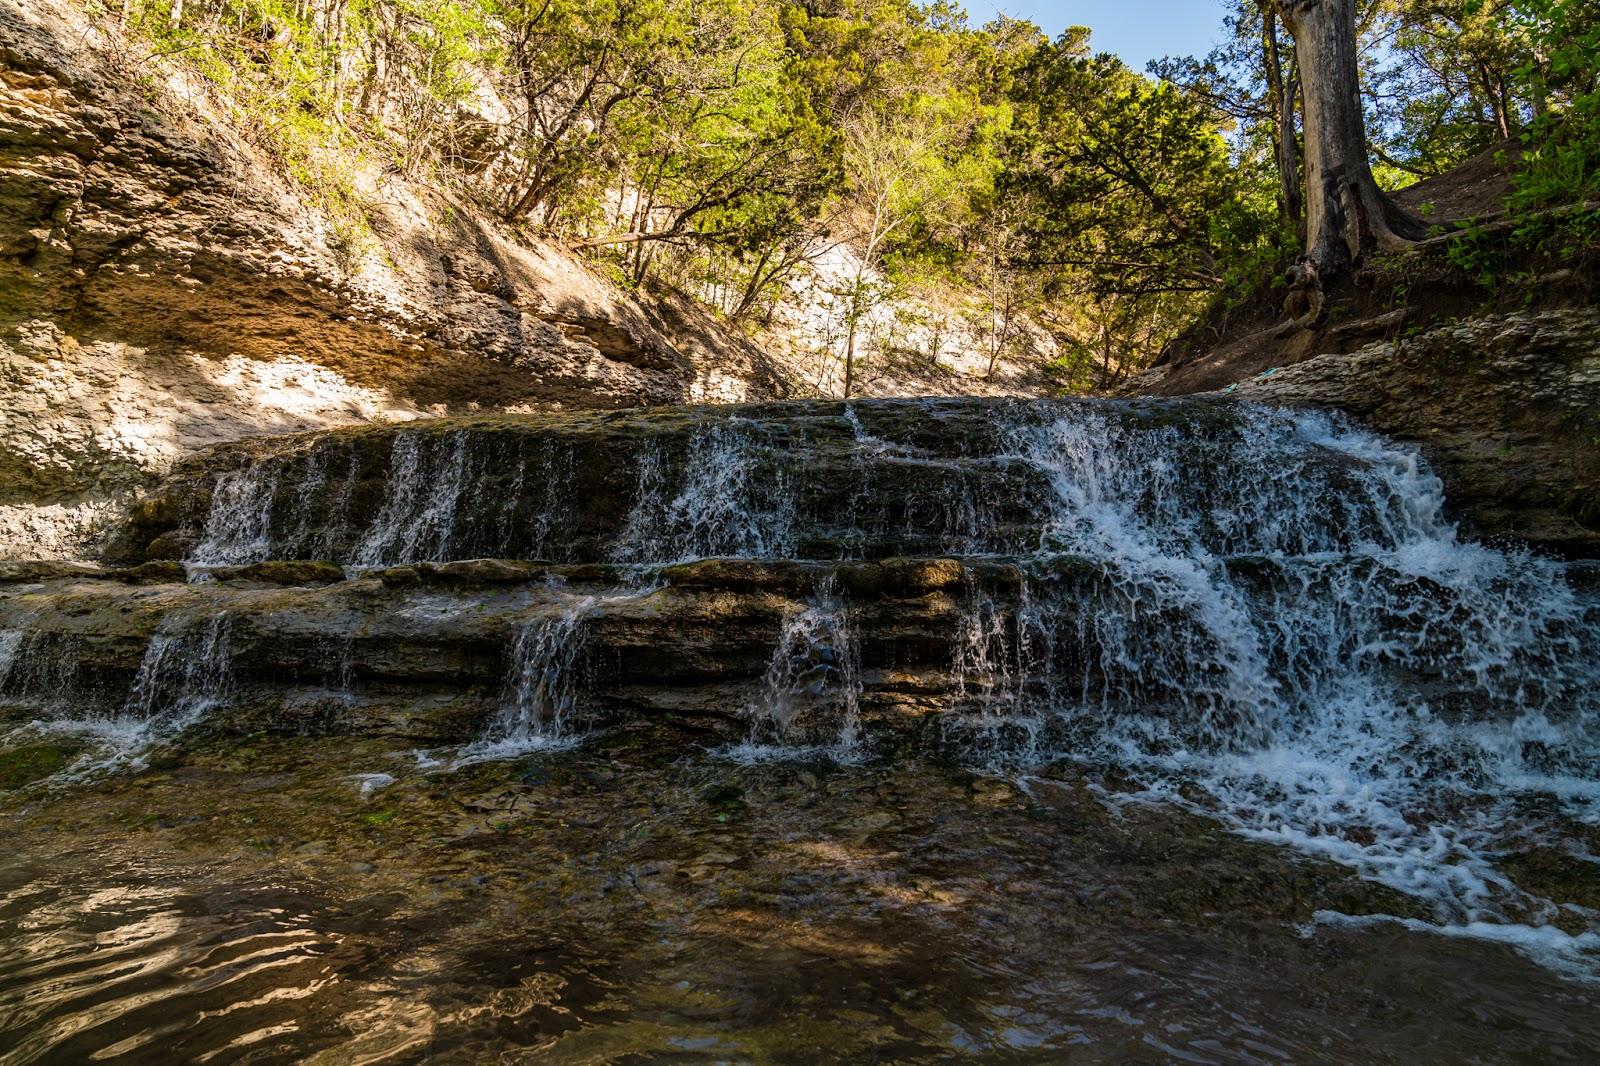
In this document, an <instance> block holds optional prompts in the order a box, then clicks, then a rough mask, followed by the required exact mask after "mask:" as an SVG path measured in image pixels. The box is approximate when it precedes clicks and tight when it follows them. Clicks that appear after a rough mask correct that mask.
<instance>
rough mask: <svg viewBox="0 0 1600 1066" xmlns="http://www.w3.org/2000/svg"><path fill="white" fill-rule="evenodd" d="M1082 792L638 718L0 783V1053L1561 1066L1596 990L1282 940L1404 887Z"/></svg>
mask: <svg viewBox="0 0 1600 1066" xmlns="http://www.w3.org/2000/svg"><path fill="white" fill-rule="evenodd" d="M663 752H667V753H670V754H666V755H663V754H662V753H663ZM360 772H384V773H388V774H391V775H393V776H394V777H395V781H394V783H392V784H390V785H388V786H387V787H384V788H382V789H380V790H378V791H375V792H372V793H371V794H370V795H367V796H363V795H362V794H361V791H360V788H359V782H358V781H356V780H355V779H353V777H352V775H354V774H356V773H360ZM1115 788H1116V783H1115V782H1112V781H1105V780H1100V779H1097V778H1095V777H1093V776H1092V775H1090V776H1086V775H1085V774H1084V772H1082V771H1079V770H1076V769H1073V768H1070V767H1056V768H1053V769H1047V770H1045V771H1044V772H1042V773H1041V774H1039V775H1037V776H1036V777H1034V778H1032V779H1030V780H1028V781H1026V782H1019V781H1009V780H1002V779H999V778H994V777H987V776H981V775H975V774H973V773H970V772H966V771H962V770H958V769H952V768H948V767H942V766H936V765H930V764H926V763H909V764H905V765H897V766H893V767H830V766H827V765H822V764H818V765H798V764H768V765H759V766H741V765H737V764H734V763H730V762H728V761H725V760H721V759H718V758H715V757H713V756H710V755H707V754H705V753H704V752H702V751H701V750H700V749H699V748H698V746H697V745H695V744H694V743H692V742H691V741H690V740H689V739H686V738H685V737H684V736H683V735H682V734H676V733H667V732H658V731H653V730H650V729H648V728H645V727H640V728H637V729H633V730H625V731H622V732H619V733H617V734H615V735H613V736H611V737H610V738H608V739H607V740H605V741H604V742H602V743H601V744H599V745H597V746H592V747H588V748H584V749H579V750H576V751H569V752H564V753H555V754H550V755H546V756H541V757H532V758H525V759H522V760H518V761H515V762H509V763H492V764H483V765H479V766H473V767H467V768H462V769H458V770H454V771H450V770H447V769H446V768H444V767H432V768H423V767H421V766H419V765H418V762H417V760H416V759H415V758H414V757H412V756H411V755H409V754H408V753H404V752H398V751H393V750H391V749H390V748H389V747H387V746H386V745H384V744H383V743H382V742H376V741H352V740H337V739H316V740H310V739H306V740H292V739H262V738H257V739H253V740H250V741H247V742H240V741H237V740H234V741H229V742H226V743H221V742H219V743H217V744H216V745H215V746H211V747H205V746H201V747H194V748H190V749H188V750H186V751H185V752H184V753H183V754H182V755H181V757H174V758H172V759H170V760H168V762H167V764H165V765H163V766H161V767H159V768H158V769H153V770H150V771H147V772H144V773H142V774H139V775H123V776H118V777H110V778H105V779H102V780H99V781H97V782H91V783H85V784H78V785H75V786H72V787H70V788H66V789H57V790H54V791H46V790H42V789H40V788H39V787H38V786H35V787H33V788H31V789H27V790H23V791H21V792H18V793H12V794H11V797H12V798H11V799H10V800H9V801H4V803H3V808H0V809H3V810H4V812H5V818H6V823H7V824H6V825H5V827H4V829H5V833H6V838H5V839H6V841H7V844H6V847H5V850H4V852H3V853H0V1062H3V1063H5V1064H7V1066H11V1064H20V1063H31V1062H82V1061H98V1060H112V1059H115V1060H117V1061H126V1062H162V1063H169V1062H206V1063H229V1062H251V1063H256V1062H314V1063H369V1062H371V1063H376V1062H419V1061H430V1062H520V1061H533V1060H537V1061H541V1062H556V1063H562V1062H573V1063H624V1062H627V1063H632V1062H657V1061H683V1062H712V1061H727V1062H754V1063H765V1062H774V1063H789V1062H794V1063H807V1062H819V1061H849V1062H880V1061H881V1062H889V1061H894V1062H945V1061H961V1060H971V1061H985V1062H1060V1061H1073V1062H1077V1061H1084V1062H1096V1061H1120V1062H1145V1061H1149V1062H1164V1061H1186V1062H1188V1061H1192V1062H1280V1061H1293V1062H1395V1061H1405V1062H1446V1061H1450V1062H1454V1061H1461V1062H1560V1061H1570V1062H1592V1061H1594V1060H1595V1058H1594V1057H1595V1048H1597V1047H1600V988H1596V987H1595V986H1592V985H1585V984H1581V983H1575V982H1572V981H1569V980H1566V979H1563V978H1562V977H1559V976H1557V975H1555V974H1553V973H1551V972H1548V971H1545V970H1542V969H1540V968H1538V967H1537V966H1535V965H1534V964H1532V963H1531V962H1528V961H1526V960H1525V959H1524V958H1522V957H1521V956H1519V955H1517V954H1516V953H1514V952H1513V951H1512V950H1511V949H1509V948H1505V947H1499V946H1495V945H1491V944H1485V943H1482V942H1476V941H1467V940H1453V939H1446V938H1442V937H1438V936H1435V935H1431V934H1426V933H1419V932H1411V931H1407V930H1405V929H1403V928H1400V927H1398V926H1394V925H1384V926H1377V927H1374V928H1369V929H1364V930H1351V929H1340V928H1331V927H1326V926H1318V927H1315V929H1314V930H1313V929H1312V927H1311V925H1310V922H1311V916H1312V914H1313V912H1315V911H1317V910H1319V909H1329V908H1331V909H1337V910H1342V911H1345V912H1347V913H1357V914H1359V913H1364V912H1387V913H1393V914H1400V915H1405V914H1410V913H1416V912H1415V906H1416V905H1415V904H1413V903H1411V902H1409V901H1408V900H1406V899H1405V898H1403V897H1399V896H1397V895H1395V894H1394V893H1392V892H1390V891H1388V890H1384V889H1380V888H1377V887H1375V886H1372V885H1370V884H1365V883H1362V882H1359V881H1357V880H1354V879H1353V878H1352V877H1351V876H1350V875H1349V873H1348V872H1347V871H1345V870H1343V869H1342V868H1339V867H1334V866H1328V865H1321V864H1318V863H1315V862H1312V861H1309V860H1306V859H1304V858H1301V857H1297V856H1295V855H1294V854H1291V853H1289V852H1287V851H1284V850H1281V849H1277V848H1273V847H1270V846H1267V845H1263V844H1256V843H1252V842H1248V841H1245V840H1242V839H1239V838H1237V837H1235V836H1231V835H1229V834H1227V833H1225V832H1223V831H1221V830H1220V829H1218V828H1217V827H1215V826H1213V825H1211V824H1209V823H1207V822H1205V821H1203V820H1200V819H1197V818H1195V817H1193V816H1192V815H1189V814H1185V813H1182V812H1179V811H1176V810H1173V809H1171V808H1163V807H1153V806H1146V805H1126V804H1110V803H1107V802H1106V801H1105V799H1104V795H1105V792H1104V791H1103V790H1113V791H1114V790H1115ZM1119 812H1120V813H1119Z"/></svg>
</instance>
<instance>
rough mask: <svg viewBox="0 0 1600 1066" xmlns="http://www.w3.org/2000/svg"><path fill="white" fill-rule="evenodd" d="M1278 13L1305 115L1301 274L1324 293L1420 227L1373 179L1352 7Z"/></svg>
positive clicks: (1344, 1)
mask: <svg viewBox="0 0 1600 1066" xmlns="http://www.w3.org/2000/svg"><path fill="white" fill-rule="evenodd" d="M1277 7H1278V15H1279V17H1280V18H1281V19H1282V20H1283V24H1284V25H1285V26H1286V27H1288V29H1289V32H1290V33H1291V34H1293V35H1294V41H1295V55H1296V57H1297V60H1298V65H1299V68H1300V85H1301V94H1302V98H1303V107H1304V112H1303V122H1304V127H1305V161H1306V245H1305V248H1306V251H1305V259H1304V261H1303V262H1302V264H1301V267H1300V271H1299V273H1300V276H1301V279H1302V285H1303V286H1304V285H1305V284H1313V285H1315V286H1316V287H1318V288H1323V287H1326V286H1327V285H1328V283H1329V282H1330V281H1331V280H1332V279H1334V278H1336V277H1337V276H1338V275H1340V274H1341V273H1343V272H1345V271H1346V270H1348V269H1349V267H1350V266H1351V264H1352V263H1354V262H1355V261H1356V260H1357V259H1359V258H1361V257H1362V256H1364V255H1366V254H1367V253H1369V252H1372V251H1397V250H1400V249H1402V248H1405V247H1407V246H1408V245H1409V244H1410V243H1411V242H1413V241H1415V240H1417V239H1418V238H1420V237H1422V236H1423V233H1424V227H1423V224H1422V221H1421V220H1420V219H1418V218H1417V217H1416V216H1414V215H1412V214H1411V213H1410V212H1408V211H1406V210H1405V209H1404V208H1402V207H1401V206H1400V205H1399V204H1397V203H1396V202H1395V201H1394V200H1393V199H1391V198H1390V197H1389V196H1388V195H1386V194H1385V193H1384V192H1383V190H1381V189H1379V188H1378V183H1377V182H1376V181H1374V180H1373V177H1372V167H1371V165H1370V163H1369V162H1368V158H1367V135H1366V123H1365V121H1364V118H1363V115H1362V110H1361V85H1360V73H1359V68H1358V65H1357V56H1356V0H1277ZM1317 305H1318V306H1320V300H1319V301H1317Z"/></svg>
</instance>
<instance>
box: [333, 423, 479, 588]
mask: <svg viewBox="0 0 1600 1066" xmlns="http://www.w3.org/2000/svg"><path fill="white" fill-rule="evenodd" d="M432 444H433V442H432V441H431V440H430V438H428V437H425V436H424V435H423V434H420V433H399V434H396V435H395V438H394V450H393V452H392V453H391V455H390V457H389V470H388V473H387V475H386V476H385V478H384V491H385V496H384V500H383V506H382V508H381V509H380V510H379V511H378V514H377V516H376V517H375V518H374V519H373V521H372V525H371V526H370V527H368V529H367V531H366V534H365V536H363V537H362V539H361V542H360V543H359V544H358V545H357V546H356V548H355V551H354V553H353V555H352V558H351V563H352V564H353V565H355V566H357V567H363V568H370V567H378V566H388V565H391V564H393V563H409V562H414V561H416V560H419V559H444V558H448V556H449V548H450V541H451V537H452V536H453V535H454V533H455V515H456V506H457V503H458V501H459V500H460V499H461V493H462V491H463V489H465V488H466V486H467V481H468V479H467V434H465V433H463V432H456V433H452V434H450V435H449V437H448V438H446V446H445V447H442V448H440V447H436V446H432Z"/></svg>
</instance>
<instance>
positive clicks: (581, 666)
mask: <svg viewBox="0 0 1600 1066" xmlns="http://www.w3.org/2000/svg"><path fill="white" fill-rule="evenodd" d="M599 603H600V598H599V597H595V596H583V597H580V598H577V599H574V600H573V601H572V602H570V603H569V604H567V605H566V606H565V607H563V608H562V609H561V610H560V611H558V612H557V613H555V614H553V615H549V616H545V617H541V618H536V619H534V620H532V621H530V622H526V623H524V624H523V625H522V626H521V628H520V629H518V631H517V636H516V640H515V642H514V643H513V644H512V646H511V664H510V667H509V670H508V672H507V676H506V684H505V692H504V694H503V695H502V697H501V700H500V708H499V710H498V711H497V712H496V714H495V715H494V717H493V718H492V719H491V720H490V721H489V723H488V725H487V726H486V727H485V729H484V731H483V735H482V736H481V737H480V738H479V739H478V740H477V741H476V742H475V743H474V744H472V745H470V746H469V747H467V748H466V749H465V750H464V751H463V752H462V756H461V761H462V762H463V763H469V762H480V761H483V760H485V759H504V758H510V757H512V756H515V755H520V754H524V753H527V752H530V751H538V750H542V749H549V748H556V747H561V746H564V745H567V744H570V743H572V742H573V741H574V740H575V734H574V733H573V725H574V720H575V719H576V718H577V716H578V715H579V714H580V713H581V711H582V709H583V708H582V700H583V697H584V691H585V683H584V682H585V678H584V671H585V669H586V665H587V664H586V663H585V662H584V652H585V640H584V626H585V623H586V622H587V620H588V618H589V616H590V614H591V613H592V612H593V611H594V610H595V609H596V607H597V605H598V604H599Z"/></svg>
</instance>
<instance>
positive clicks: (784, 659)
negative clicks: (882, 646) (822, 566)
mask: <svg viewBox="0 0 1600 1066" xmlns="http://www.w3.org/2000/svg"><path fill="white" fill-rule="evenodd" d="M743 713H744V715H745V717H746V718H748V719H749V720H750V735H749V736H748V737H747V738H746V739H745V741H744V743H743V744H740V745H735V746H734V747H732V748H730V749H728V754H729V755H731V756H732V757H734V758H736V759H740V760H742V761H760V760H762V759H768V758H775V757H792V756H793V755H794V754H796V753H800V752H804V753H806V754H822V755H827V756H829V757H831V758H833V759H836V760H838V761H843V762H848V761H850V760H852V759H853V758H855V757H856V756H857V755H858V754H859V751H858V746H859V744H860V741H861V666H860V652H859V650H858V649H857V647H856V638H855V633H854V630H853V628H852V626H851V623H850V609H849V607H848V605H847V604H845V602H844V601H843V600H842V599H841V598H840V597H839V596H838V595H837V594H836V593H835V592H834V590H833V588H832V587H831V586H829V585H826V584H825V585H824V586H823V587H821V588H819V589H818V590H817V591H816V593H814V594H813V595H812V598H811V601H810V602H809V603H808V604H807V605H806V606H805V607H804V608H802V609H801V610H798V611H794V612H792V613H790V614H789V615H788V616H787V617H785V618H784V620H783V625H782V627H781V628H780V629H779V631H778V640H777V644H776V645H775V646H774V647H773V650H772V657H771V658H770V659H769V660H768V662H767V670H766V673H765V675H764V676H763V677H762V679H761V688H760V690H759V693H758V694H757V696H756V698H755V700H754V701H752V702H751V703H750V704H748V705H747V706H745V708H744V711H743ZM802 732H803V733H804V734H806V736H807V737H808V739H807V740H801V739H800V734H801V733H802Z"/></svg>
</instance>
